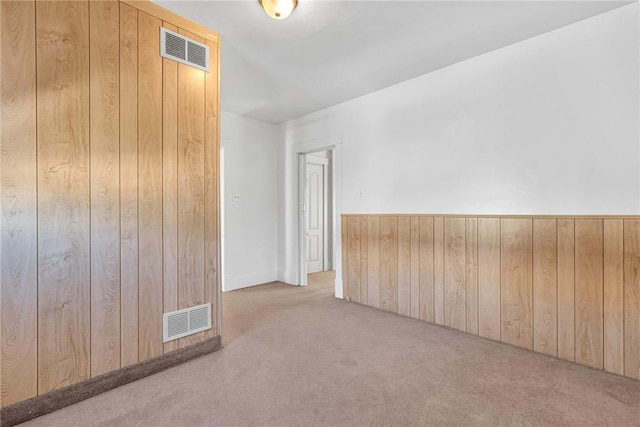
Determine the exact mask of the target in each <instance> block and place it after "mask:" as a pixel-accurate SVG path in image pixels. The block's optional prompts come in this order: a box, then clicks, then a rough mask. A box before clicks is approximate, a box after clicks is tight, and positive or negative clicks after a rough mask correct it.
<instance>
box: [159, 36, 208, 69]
mask: <svg viewBox="0 0 640 427" xmlns="http://www.w3.org/2000/svg"><path fill="white" fill-rule="evenodd" d="M160 56H162V57H164V58H168V59H172V60H174V61H176V62H180V63H181V64H185V65H189V66H191V67H194V68H197V69H199V70H203V71H206V72H209V46H207V45H204V44H202V43H199V42H197V41H195V40H191V39H189V38H187V37H185V36H183V35H181V34H178V33H174V32H173V31H170V30H167V29H166V28H164V27H161V28H160Z"/></svg>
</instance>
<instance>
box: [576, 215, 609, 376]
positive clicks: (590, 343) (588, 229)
mask: <svg viewBox="0 0 640 427" xmlns="http://www.w3.org/2000/svg"><path fill="white" fill-rule="evenodd" d="M602 228H603V221H602V219H576V220H575V232H576V247H575V251H576V252H575V257H576V258H575V266H576V267H575V268H576V271H575V278H576V282H575V301H576V302H575V304H576V317H575V322H576V326H575V328H576V330H575V335H576V338H575V345H576V362H577V363H580V364H583V365H587V366H591V367H593V368H598V369H603V367H604V360H603V350H604V349H603V335H604V326H603V316H604V314H603V308H604V307H603V304H604V302H603V291H604V289H603V269H602V262H603V254H602V248H603V239H602V237H603V236H602Z"/></svg>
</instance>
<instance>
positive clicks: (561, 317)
mask: <svg viewBox="0 0 640 427" xmlns="http://www.w3.org/2000/svg"><path fill="white" fill-rule="evenodd" d="M574 264H575V225H574V220H573V219H567V218H558V357H559V358H561V359H565V360H570V361H574V360H575V333H574V330H575V310H574V307H575V268H574Z"/></svg>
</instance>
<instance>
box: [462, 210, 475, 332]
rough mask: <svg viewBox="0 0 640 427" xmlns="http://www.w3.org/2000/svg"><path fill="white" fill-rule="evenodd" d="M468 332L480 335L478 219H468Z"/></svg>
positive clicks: (466, 252) (466, 244)
mask: <svg viewBox="0 0 640 427" xmlns="http://www.w3.org/2000/svg"><path fill="white" fill-rule="evenodd" d="M465 266H466V270H465V271H466V276H465V281H466V286H467V332H468V333H470V334H473V335H478V219H477V218H467V219H466V237H465Z"/></svg>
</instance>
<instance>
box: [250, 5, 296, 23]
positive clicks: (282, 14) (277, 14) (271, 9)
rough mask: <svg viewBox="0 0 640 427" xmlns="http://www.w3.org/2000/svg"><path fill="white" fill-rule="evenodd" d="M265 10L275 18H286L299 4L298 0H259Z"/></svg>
mask: <svg viewBox="0 0 640 427" xmlns="http://www.w3.org/2000/svg"><path fill="white" fill-rule="evenodd" d="M258 3H260V4H261V5H262V8H263V9H264V11H265V12H266V13H267V15H269V16H270V17H272V18H273V19H285V18H286V17H288V16H289V15H291V12H293V9H295V8H296V6H297V5H298V0H258Z"/></svg>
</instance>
